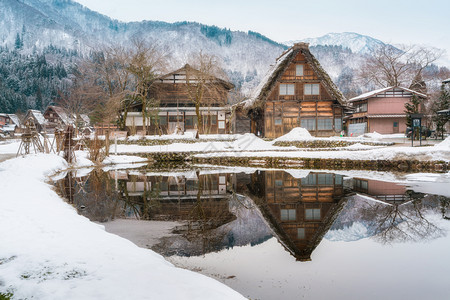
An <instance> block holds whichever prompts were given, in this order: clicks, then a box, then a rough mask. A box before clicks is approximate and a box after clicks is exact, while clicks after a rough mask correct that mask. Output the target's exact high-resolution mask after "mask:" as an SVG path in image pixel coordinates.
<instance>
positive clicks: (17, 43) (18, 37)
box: [14, 33, 23, 50]
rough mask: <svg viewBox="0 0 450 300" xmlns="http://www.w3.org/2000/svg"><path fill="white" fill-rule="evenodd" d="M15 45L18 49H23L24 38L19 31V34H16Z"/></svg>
mask: <svg viewBox="0 0 450 300" xmlns="http://www.w3.org/2000/svg"><path fill="white" fill-rule="evenodd" d="M14 47H15V48H16V49H17V50H19V49H22V47H23V41H22V39H21V38H20V35H19V33H17V35H16V41H15V43H14Z"/></svg>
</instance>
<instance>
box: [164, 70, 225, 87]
mask: <svg viewBox="0 0 450 300" xmlns="http://www.w3.org/2000/svg"><path fill="white" fill-rule="evenodd" d="M186 74H187V75H189V76H192V78H191V80H193V79H195V78H196V77H197V76H198V78H208V77H211V81H213V82H216V83H219V84H221V85H222V86H223V87H224V88H225V89H227V90H231V89H233V88H234V84H232V83H231V82H228V81H225V80H223V79H220V78H218V77H215V76H213V75H212V74H205V73H202V72H201V71H199V70H197V69H194V68H193V67H191V66H190V65H189V64H185V65H184V67H182V68H180V69H178V70H175V71H173V72H170V73H168V74H165V75H162V76H161V77H159V78H158V79H159V81H160V82H168V81H171V82H172V83H185V82H186Z"/></svg>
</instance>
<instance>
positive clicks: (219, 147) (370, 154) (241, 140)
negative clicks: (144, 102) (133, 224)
mask: <svg viewBox="0 0 450 300" xmlns="http://www.w3.org/2000/svg"><path fill="white" fill-rule="evenodd" d="M298 129H299V128H296V129H294V130H293V131H292V132H290V133H288V134H286V135H284V136H282V137H280V138H278V139H275V140H273V141H265V140H263V139H260V138H258V137H256V136H255V135H254V134H251V133H247V134H244V135H241V136H236V137H237V139H236V140H234V141H225V142H224V141H209V142H198V143H182V142H180V143H173V144H169V145H156V146H140V145H118V146H117V153H152V152H153V153H154V152H200V153H201V154H197V155H196V156H197V157H215V156H230V157H236V156H243V157H255V156H256V157H292V158H336V159H353V160H395V159H418V160H443V161H450V142H449V138H447V139H446V140H444V141H443V142H441V143H439V144H436V145H434V146H427V147H409V146H403V147H390V146H368V145H362V144H360V143H356V144H353V145H351V146H347V147H340V148H331V149H330V150H325V151H311V149H298V148H296V147H281V146H274V143H275V142H277V141H302V140H303V141H305V140H318V139H321V140H323V139H324V138H314V137H311V135H309V133H308V132H307V131H306V130H298ZM300 129H302V128H300ZM380 136H381V137H383V138H384V135H380V134H377V133H373V134H368V136H361V137H356V138H339V137H332V138H329V140H343V141H353V142H370V141H379V140H380V139H381V137H380ZM390 136H391V135H388V137H387V138H389V137H390ZM393 138H397V136H393ZM113 147H115V146H111V151H115V148H113ZM337 150H339V151H337Z"/></svg>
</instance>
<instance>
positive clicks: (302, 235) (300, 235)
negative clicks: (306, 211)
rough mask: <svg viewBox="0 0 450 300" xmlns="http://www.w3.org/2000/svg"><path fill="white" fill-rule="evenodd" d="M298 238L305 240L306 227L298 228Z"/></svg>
mask: <svg viewBox="0 0 450 300" xmlns="http://www.w3.org/2000/svg"><path fill="white" fill-rule="evenodd" d="M297 238H298V239H299V240H303V239H304V238H305V228H297Z"/></svg>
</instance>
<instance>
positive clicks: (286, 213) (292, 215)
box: [280, 209, 297, 221]
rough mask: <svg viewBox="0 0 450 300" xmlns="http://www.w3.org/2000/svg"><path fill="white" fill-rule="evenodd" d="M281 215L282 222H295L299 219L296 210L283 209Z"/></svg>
mask: <svg viewBox="0 0 450 300" xmlns="http://www.w3.org/2000/svg"><path fill="white" fill-rule="evenodd" d="M280 214H281V215H280V216H281V220H282V221H295V220H296V219H297V212H296V210H295V209H281V210H280Z"/></svg>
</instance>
